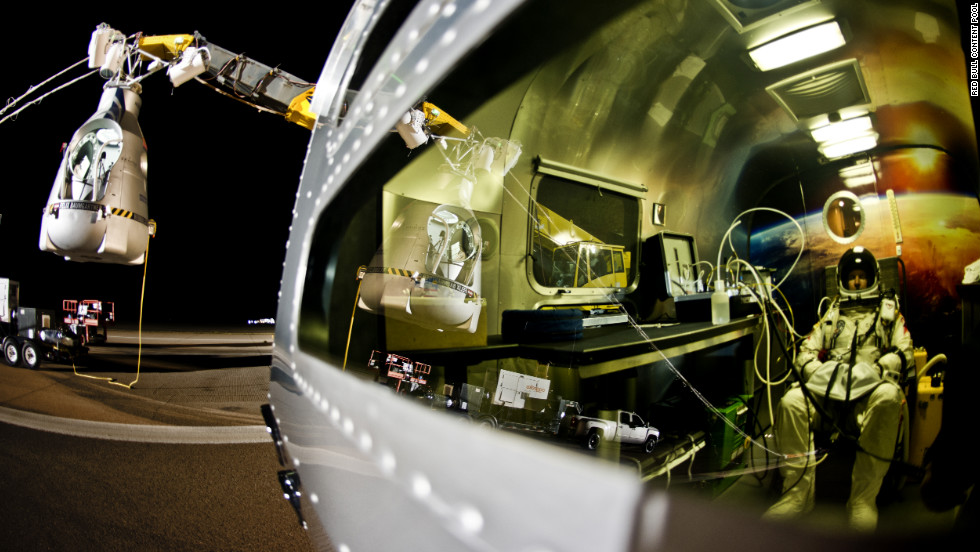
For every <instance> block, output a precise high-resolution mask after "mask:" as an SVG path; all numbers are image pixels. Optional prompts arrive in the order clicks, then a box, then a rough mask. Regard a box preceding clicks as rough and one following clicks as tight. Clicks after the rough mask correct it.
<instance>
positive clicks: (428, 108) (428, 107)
mask: <svg viewBox="0 0 980 552" xmlns="http://www.w3.org/2000/svg"><path fill="white" fill-rule="evenodd" d="M422 112H423V113H425V122H426V124H428V125H429V126H435V125H443V124H448V125H449V126H451V127H453V128H455V129H456V130H458V131H460V132H462V133H463V135H464V136H465V135H467V134H469V133H470V129H468V128H466V125H464V124H463V123H461V122H459V121H457V120H456V119H453V118H452V116H450V115H449V114H448V113H446V112H445V111H443V110H441V109H439V108H438V107H437V106H435V105H434V104H431V103H429V102H423V103H422Z"/></svg>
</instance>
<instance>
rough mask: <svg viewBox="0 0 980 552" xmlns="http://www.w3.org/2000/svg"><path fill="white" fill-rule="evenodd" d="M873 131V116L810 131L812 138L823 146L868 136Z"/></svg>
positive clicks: (848, 120) (856, 118) (831, 124)
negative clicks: (827, 143) (828, 143)
mask: <svg viewBox="0 0 980 552" xmlns="http://www.w3.org/2000/svg"><path fill="white" fill-rule="evenodd" d="M871 129H872V126H871V116H870V115H865V116H864V117H855V118H853V119H847V120H844V121H838V122H836V123H830V124H829V125H824V126H822V127H819V128H815V129H813V130H811V131H810V136H813V140H814V141H816V142H820V143H821V144H823V143H826V142H840V141H842V140H847V139H849V138H856V137H858V136H861V135H865V134H868V133H869V131H870V130H871Z"/></svg>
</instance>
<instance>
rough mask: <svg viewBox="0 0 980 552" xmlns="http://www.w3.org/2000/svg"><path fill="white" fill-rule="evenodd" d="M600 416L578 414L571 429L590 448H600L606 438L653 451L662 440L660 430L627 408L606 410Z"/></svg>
mask: <svg viewBox="0 0 980 552" xmlns="http://www.w3.org/2000/svg"><path fill="white" fill-rule="evenodd" d="M599 416H600V417H599V418H590V417H587V416H576V417H574V418H573V419H572V421H571V429H572V431H573V432H574V435H575V436H576V438H580V439H582V444H583V445H584V446H585V448H587V449H589V450H595V449H597V448H599V445H600V444H601V443H602V442H603V441H615V442H619V443H628V444H633V445H640V446H642V447H643V450H644V452H647V453H650V452H653V449H654V448H656V446H657V441H659V440H660V430H659V429H657V428H655V427H653V426H651V425H650V424H648V423H646V422H644V421H643V418H641V417H640V416H639V415H637V414H636V413H634V412H628V411H626V410H603V411H600V412H599Z"/></svg>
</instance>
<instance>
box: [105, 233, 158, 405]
mask: <svg viewBox="0 0 980 552" xmlns="http://www.w3.org/2000/svg"><path fill="white" fill-rule="evenodd" d="M143 255H144V256H143V285H142V287H141V288H140V316H139V326H138V328H139V330H138V332H137V336H138V337H137V343H138V345H137V349H136V379H134V380H133V381H131V382H129V383H128V384H127V383H116V382H114V381H110V382H109V383H111V384H113V385H118V386H120V387H125V388H126V389H132V388H133V385H134V384H135V383H136V382H138V381H139V380H140V361H141V360H142V358H143V298H144V297H145V296H146V267H147V265H148V264H149V261H150V234H149V233H147V234H146V250H145V251H144V253H143Z"/></svg>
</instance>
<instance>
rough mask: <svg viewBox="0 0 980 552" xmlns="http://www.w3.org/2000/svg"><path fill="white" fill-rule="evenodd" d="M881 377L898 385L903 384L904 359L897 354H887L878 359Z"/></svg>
mask: <svg viewBox="0 0 980 552" xmlns="http://www.w3.org/2000/svg"><path fill="white" fill-rule="evenodd" d="M877 364H878V366H879V367H881V377H882V378H883V379H885V380H888V381H891V382H892V383H895V384H897V385H901V383H902V359H901V358H899V356H898V355H897V354H895V353H886V354H884V355H882V357H881V358H879V359H878V362H877Z"/></svg>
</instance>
